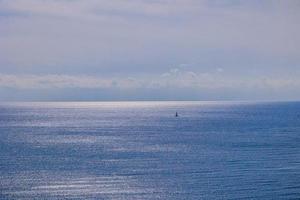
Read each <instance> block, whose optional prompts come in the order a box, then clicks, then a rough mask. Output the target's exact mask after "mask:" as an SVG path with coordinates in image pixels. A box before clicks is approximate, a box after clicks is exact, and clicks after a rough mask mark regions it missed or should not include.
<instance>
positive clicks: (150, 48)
mask: <svg viewBox="0 0 300 200" xmlns="http://www.w3.org/2000/svg"><path fill="white" fill-rule="evenodd" d="M299 21H300V1H298V0H281V1H279V0H252V1H248V0H244V1H242V0H222V1H221V0H0V101H101V100H103V101H110V100H115V101H119V100H300V37H299V35H300V25H299Z"/></svg>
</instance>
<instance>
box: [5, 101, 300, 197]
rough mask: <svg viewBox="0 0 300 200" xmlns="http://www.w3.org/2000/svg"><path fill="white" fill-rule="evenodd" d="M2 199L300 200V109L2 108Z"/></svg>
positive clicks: (197, 105)
mask: <svg viewBox="0 0 300 200" xmlns="http://www.w3.org/2000/svg"><path fill="white" fill-rule="evenodd" d="M176 112H178V114H179V117H175V116H174V115H175V113H176ZM0 198H1V199H117V200H121V199H122V200H125V199H126V200H127V199H128V200H129V199H130V200H132V199H151V200H152V199H172V200H173V199H174V200H176V199H300V103H299V102H280V103H279V102H278V103H276V102H271V103H268V102H81V103H78V102H64V103H2V104H0Z"/></svg>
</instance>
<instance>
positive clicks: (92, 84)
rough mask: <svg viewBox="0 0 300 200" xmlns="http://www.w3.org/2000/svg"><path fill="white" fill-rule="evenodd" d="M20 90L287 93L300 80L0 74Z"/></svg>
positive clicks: (1, 81) (1, 82)
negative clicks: (278, 90) (189, 90)
mask: <svg viewBox="0 0 300 200" xmlns="http://www.w3.org/2000/svg"><path fill="white" fill-rule="evenodd" d="M1 87H2V88H3V87H7V88H18V89H43V88H45V89H55V88H60V89H68V88H90V89H91V88H106V89H116V88H118V89H122V90H127V89H137V88H140V89H143V88H144V89H147V88H148V89H149V88H152V89H176V88H177V89H182V88H186V89H220V88H224V89H238V90H243V89H244V88H248V89H249V88H253V89H255V88H257V89H280V90H281V89H284V88H299V89H300V80H299V79H298V78H297V77H294V78H291V77H286V78H284V77H280V78H279V77H257V78H248V79H247V78H240V79H237V78H234V79H233V78H231V77H228V76H222V75H220V73H217V72H216V73H196V72H192V71H183V70H178V69H176V70H175V69H171V70H170V71H169V72H167V73H163V74H162V75H151V76H149V75H148V76H139V77H134V78H133V77H127V78H122V77H106V78H103V77H97V76H85V75H78V76H76V75H56V74H50V75H9V74H0V88H1Z"/></svg>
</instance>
